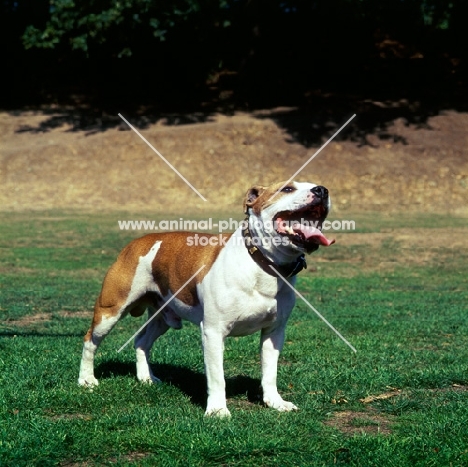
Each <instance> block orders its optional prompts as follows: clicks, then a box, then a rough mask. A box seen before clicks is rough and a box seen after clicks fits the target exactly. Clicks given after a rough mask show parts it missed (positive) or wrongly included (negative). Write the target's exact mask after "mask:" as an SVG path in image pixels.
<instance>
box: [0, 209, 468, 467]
mask: <svg viewBox="0 0 468 467" xmlns="http://www.w3.org/2000/svg"><path fill="white" fill-rule="evenodd" d="M127 217H128V216H127ZM127 217H124V215H123V214H115V215H110V214H109V215H106V216H97V215H91V216H88V215H84V214H76V215H70V214H68V215H64V214H63V213H28V214H26V213H23V214H2V215H1V217H0V221H1V223H0V465H9V466H10V465H11V466H48V465H51V466H52V465H58V466H67V465H68V466H74V467H76V466H80V467H81V466H102V465H121V466H127V465H128V466H154V465H158V466H178V465H180V466H217V465H222V466H275V465H278V466H309V465H313V466H315V465H317V466H329V465H330V466H332V465H336V464H338V465H353V466H398V467H400V466H450V465H453V466H462V465H467V464H468V437H467V435H466V433H467V429H466V427H467V426H468V390H467V389H468V320H467V303H468V300H467V299H468V292H467V289H468V288H467V282H468V279H467V278H468V248H467V247H466V246H465V247H464V248H457V249H456V251H455V250H453V249H451V248H450V246H447V245H445V246H443V245H440V248H438V249H437V252H436V253H437V254H430V255H428V256H427V257H425V259H424V261H417V259H418V255H419V253H418V252H417V251H416V252H415V251H414V249H413V250H411V251H409V249H408V246H407V245H405V244H404V243H401V242H397V241H392V240H391V239H390V240H388V239H386V240H385V241H383V242H381V243H375V244H372V245H366V244H365V243H364V244H352V245H349V244H343V245H340V243H339V242H338V243H337V245H334V246H332V247H330V248H328V249H321V250H320V251H319V252H317V253H315V254H314V255H313V256H312V257H310V259H309V268H308V270H307V271H306V272H305V273H302V274H301V276H300V279H299V280H298V284H297V287H298V289H299V290H300V291H301V292H302V293H303V294H304V295H305V296H306V298H307V299H308V300H310V302H311V303H312V304H313V305H314V306H315V307H316V308H317V309H318V310H319V311H320V312H321V313H322V314H323V315H325V316H326V317H327V319H328V320H329V321H330V322H331V323H332V324H333V325H334V326H335V327H336V328H338V329H339V330H340V332H341V333H342V334H343V335H344V336H345V337H346V338H347V339H348V340H349V341H350V342H351V343H352V344H353V345H354V346H355V347H356V348H357V350H358V352H357V353H356V354H354V353H353V352H351V351H350V349H349V348H348V347H347V346H346V345H345V344H344V343H343V342H342V341H341V340H339V339H338V338H337V336H336V335H335V334H334V333H333V332H332V331H331V330H329V329H328V328H327V327H326V325H325V324H324V323H323V322H321V321H320V320H319V319H318V318H317V317H316V316H315V314H313V312H312V311H311V310H309V308H308V307H307V306H306V305H305V304H304V303H303V302H301V301H298V302H297V305H296V308H295V310H294V313H293V316H292V318H291V320H290V323H289V326H288V330H287V340H286V344H285V348H284V350H283V352H282V354H281V358H280V366H279V372H278V383H279V388H280V391H281V393H282V394H283V396H284V397H285V399H287V400H291V401H293V402H294V403H295V404H296V405H298V406H299V407H300V411H298V412H296V413H283V414H281V413H278V412H276V411H274V410H271V409H267V408H264V407H263V406H262V405H261V404H260V403H259V401H258V390H257V388H258V385H259V376H260V373H259V356H258V336H257V335H254V336H249V337H244V338H239V339H237V338H236V339H229V340H228V341H227V343H226V351H225V371H226V378H227V388H228V406H229V408H230V410H231V413H232V418H231V419H230V420H218V419H213V418H205V417H204V416H203V413H204V404H205V399H206V395H205V391H206V388H205V378H204V373H203V359H202V352H201V346H200V338H199V331H198V329H197V328H196V327H195V326H192V325H190V324H186V325H185V326H184V329H183V330H182V331H177V332H176V331H172V332H169V333H167V334H166V335H165V336H163V337H162V338H161V339H160V340H159V341H158V342H157V343H156V345H155V348H154V349H153V355H152V361H153V363H154V369H155V373H156V374H157V375H158V376H159V377H160V378H161V379H162V380H163V384H161V385H154V386H146V385H141V384H139V383H138V382H137V381H136V379H135V368H134V355H133V351H132V350H131V349H130V347H131V346H129V347H127V349H126V350H125V351H124V352H122V353H120V354H119V353H117V349H118V348H119V347H120V346H121V345H122V344H123V343H124V342H125V341H126V340H127V339H128V338H129V337H130V336H131V335H132V334H133V332H134V331H135V330H136V329H137V326H138V325H139V324H140V322H141V321H140V320H135V319H132V318H127V319H126V320H123V321H122V322H121V323H119V324H118V326H117V327H116V329H115V330H114V331H113V332H112V333H111V334H110V335H109V337H108V338H107V339H106V340H105V341H104V343H103V345H102V346H101V348H100V351H99V353H98V357H97V361H96V367H97V370H96V373H97V376H98V377H100V381H101V384H100V385H99V387H98V388H96V389H94V391H89V390H86V389H83V388H81V387H79V386H78V385H77V377H78V367H79V362H80V357H81V346H82V337H83V335H84V333H85V332H86V330H87V327H88V325H89V322H90V319H89V318H88V317H84V316H83V313H82V312H83V311H89V310H91V309H92V305H93V302H94V300H95V298H96V296H97V294H98V293H99V289H100V284H101V281H102V278H103V276H104V274H105V271H106V269H107V267H108V266H109V265H110V263H111V262H112V261H113V260H114V259H115V256H116V255H117V253H118V252H119V250H120V249H121V248H122V247H123V246H124V245H125V243H126V242H127V241H128V240H129V239H130V238H133V237H135V236H137V235H138V233H135V232H120V231H118V229H117V219H120V218H127ZM141 218H148V216H147V215H146V216H141ZM174 218H177V216H174ZM406 221H407V223H406V224H405V222H406ZM420 221H421V222H420V223H419V224H418V223H417V222H416V221H415V220H414V219H413V218H411V219H407V220H404V221H403V225H402V221H401V219H400V220H399V222H400V224H399V228H407V229H412V228H418V229H420V228H421V227H423V228H425V229H427V231H426V234H427V235H428V236H431V235H432V236H434V238H436V237H437V233H438V232H439V231H440V229H442V228H443V227H445V228H448V227H450V225H451V226H453V227H456V228H463V227H464V224H463V222H462V221H461V220H457V219H455V220H451V221H450V220H449V219H438V220H437V225H433V223H432V221H431V222H429V217H428V216H420ZM394 222H395V219H394V220H393V224H392V220H391V219H388V218H383V217H382V218H380V217H378V216H369V217H365V216H363V217H362V219H361V220H360V225H361V227H360V229H361V230H360V231H359V232H361V233H362V234H366V235H369V234H372V233H373V232H376V233H378V232H381V231H382V229H384V231H385V229H389V228H390V227H389V226H392V225H395V223H394ZM450 222H451V223H450ZM467 231H468V229H467ZM140 234H141V233H140ZM346 235H348V234H346ZM355 235H359V234H355ZM356 258H359V260H358V261H356ZM389 263H391V264H392V267H388V264H389ZM80 312H81V313H80ZM74 313H75V315H74ZM392 388H397V389H399V390H400V391H399V392H396V391H395V394H394V396H393V397H389V398H387V399H380V400H379V399H377V400H375V401H374V402H370V403H366V404H365V403H363V402H361V401H360V399H363V398H364V397H366V396H369V395H379V394H383V393H388V392H389V391H392V390H393V389H392ZM344 411H347V412H351V413H354V412H355V413H356V414H357V415H356V417H355V418H354V419H353V421H352V422H351V423H350V424H349V426H346V427H345V426H340V425H339V424H338V425H337V424H331V423H330V422H331V421H333V420H335V421H336V420H337V417H336V414H338V413H341V412H344ZM363 413H364V414H366V416H363ZM373 417H374V418H373ZM375 420H378V421H375ZM382 420H386V423H388V428H389V430H388V431H389V432H388V433H383V432H382V433H379V432H378V428H379V425H381V422H382Z"/></svg>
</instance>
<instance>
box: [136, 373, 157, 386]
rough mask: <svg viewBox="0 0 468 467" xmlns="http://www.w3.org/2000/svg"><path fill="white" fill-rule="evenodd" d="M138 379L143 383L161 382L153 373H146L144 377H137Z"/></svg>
mask: <svg viewBox="0 0 468 467" xmlns="http://www.w3.org/2000/svg"><path fill="white" fill-rule="evenodd" d="M138 381H140V382H141V383H144V384H159V383H161V380H160V379H159V378H156V376H154V375H153V374H151V375H147V376H144V377H141V378H140V377H138Z"/></svg>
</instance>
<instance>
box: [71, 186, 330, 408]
mask: <svg viewBox="0 0 468 467" xmlns="http://www.w3.org/2000/svg"><path fill="white" fill-rule="evenodd" d="M283 185H284V184H283V183H278V184H275V185H272V186H269V187H262V186H254V187H252V188H251V189H250V190H249V191H248V192H247V194H246V197H245V200H244V211H245V213H246V214H247V218H246V221H245V224H246V225H244V226H241V227H239V228H238V229H237V230H236V231H235V232H234V233H233V234H229V235H224V236H223V237H219V236H216V235H210V234H198V238H199V240H201V238H202V237H205V241H204V242H198V244H196V243H195V242H194V241H193V240H194V235H195V234H194V233H191V232H167V233H153V234H148V235H145V236H144V237H141V238H139V239H136V240H134V241H132V242H131V243H130V244H129V245H127V246H126V247H125V248H124V249H123V250H122V252H121V253H120V255H119V256H118V258H117V260H116V262H115V263H114V264H113V265H112V266H111V267H110V269H109V271H108V272H107V275H106V277H105V279H104V283H103V285H102V290H101V294H100V295H99V297H98V299H97V301H96V304H95V308H94V318H93V322H92V325H91V328H90V329H89V331H88V333H87V334H86V336H85V338H84V346H83V356H82V360H81V368H80V375H79V384H81V385H83V386H95V385H97V384H98V381H97V379H96V378H95V377H94V356H95V353H96V350H97V348H98V346H99V344H100V343H101V342H102V340H103V339H104V337H105V336H106V335H107V334H108V333H109V332H110V331H111V329H112V328H113V327H114V325H115V324H116V323H117V321H118V320H119V319H120V318H122V317H123V316H125V315H126V314H128V313H130V315H132V316H140V315H142V314H143V313H144V312H145V310H146V309H147V310H148V316H149V317H152V316H153V315H154V313H155V311H156V310H157V309H158V308H160V307H161V306H162V305H163V304H164V303H165V302H166V301H167V300H169V299H170V298H171V297H173V295H174V294H175V293H176V292H177V291H178V290H179V289H180V288H181V286H182V285H183V284H185V282H187V280H188V279H189V278H190V277H191V276H192V275H194V274H195V273H196V272H197V270H199V269H200V267H201V266H202V265H205V267H204V268H203V269H202V270H201V271H200V272H199V273H198V275H197V276H195V277H194V279H193V280H192V281H191V282H189V283H188V284H187V285H186V287H184V288H183V289H182V290H181V291H180V293H178V294H177V297H175V298H174V299H173V300H172V301H171V302H170V304H168V305H167V306H166V307H165V308H163V310H162V311H161V313H160V314H159V315H158V316H156V317H155V318H154V319H152V320H151V321H150V322H149V324H148V325H147V326H146V328H145V329H143V330H142V331H141V332H140V334H139V335H138V336H137V337H136V338H135V349H136V366H137V378H138V379H139V380H140V381H144V382H149V383H151V382H159V380H158V379H157V378H156V377H155V376H154V375H153V373H152V371H151V368H150V365H149V361H148V360H149V353H150V349H151V346H152V345H153V342H154V341H155V340H156V339H157V338H158V337H159V336H161V335H162V334H164V333H165V332H166V331H167V330H168V329H169V328H174V329H180V328H181V327H182V321H181V320H182V319H186V320H189V321H191V322H192V323H196V324H197V325H199V326H200V329H201V335H202V343H203V352H204V360H205V371H206V378H207V385H208V402H207V407H206V415H218V416H229V415H230V414H229V410H228V408H227V406H226V394H225V380H224V372H223V350H224V339H225V338H226V337H228V336H242V335H248V334H252V333H254V332H257V331H260V332H261V367H262V379H261V384H262V389H263V401H264V403H265V404H266V405H267V406H269V407H273V408H274V409H277V410H279V411H290V410H296V409H297V407H296V406H295V405H294V404H292V403H291V402H287V401H285V400H283V399H282V397H281V396H280V395H279V393H278V390H277V387H276V374H277V364H278V356H279V353H280V351H281V349H282V347H283V342H284V336H285V327H286V323H287V321H288V318H289V315H290V314H291V310H292V308H293V306H294V302H295V295H294V292H293V291H292V290H291V288H290V287H288V285H287V284H285V283H284V280H283V277H284V278H287V279H286V280H287V281H289V283H290V284H294V282H295V274H297V272H298V271H300V270H301V269H302V268H303V267H305V260H304V254H305V253H311V252H312V251H315V250H316V249H317V248H318V247H319V245H324V246H328V245H330V244H331V243H333V240H332V241H330V240H328V239H327V238H326V237H325V236H324V235H323V234H322V232H321V230H320V229H321V226H322V223H323V221H324V220H325V218H326V216H327V214H328V212H329V210H330V198H329V196H328V190H327V189H326V188H324V187H323V186H317V185H314V184H312V183H298V182H290V183H288V184H287V185H286V186H283ZM280 189H281V190H280ZM279 190H280V191H279ZM308 223H309V225H307V224H308ZM310 224H312V225H310ZM221 239H223V241H224V242H225V245H222V244H221V243H222V242H220V241H219V240H221ZM200 243H201V244H200ZM202 244H203V245H204V246H202ZM271 266H273V267H271ZM274 270H276V271H277V272H278V273H279V275H281V276H282V277H279V275H278V274H277V272H275V271H274Z"/></svg>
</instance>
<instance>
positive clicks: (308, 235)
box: [244, 182, 334, 255]
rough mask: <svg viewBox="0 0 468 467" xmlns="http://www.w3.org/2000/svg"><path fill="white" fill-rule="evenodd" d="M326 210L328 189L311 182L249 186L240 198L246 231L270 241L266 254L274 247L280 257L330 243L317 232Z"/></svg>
mask: <svg viewBox="0 0 468 467" xmlns="http://www.w3.org/2000/svg"><path fill="white" fill-rule="evenodd" d="M330 207H331V201H330V196H329V194H328V190H327V189H326V188H325V187H324V186H319V185H315V184H313V183H299V182H289V183H287V184H286V185H285V182H280V183H276V184H274V185H271V186H269V187H264V186H253V187H252V188H250V189H249V190H248V191H247V193H246V196H245V199H244V212H245V213H246V214H247V215H248V216H249V224H250V228H251V230H253V232H254V233H255V235H256V236H258V237H262V238H269V239H270V240H271V243H272V245H271V247H270V248H268V246H267V248H266V250H267V251H270V253H272V252H273V249H274V247H275V246H276V247H278V246H279V247H280V248H279V250H281V251H283V253H284V254H287V253H290V254H296V255H297V254H300V253H312V252H313V251H315V250H317V249H318V247H319V246H320V245H323V246H329V245H331V244H332V243H334V240H329V239H327V238H326V237H325V235H323V233H322V232H321V228H322V224H323V221H324V220H325V219H326V217H327V215H328V213H329V211H330ZM275 239H276V240H275ZM279 239H281V241H279ZM266 243H267V242H264V245H265V244H266ZM276 250H278V248H276Z"/></svg>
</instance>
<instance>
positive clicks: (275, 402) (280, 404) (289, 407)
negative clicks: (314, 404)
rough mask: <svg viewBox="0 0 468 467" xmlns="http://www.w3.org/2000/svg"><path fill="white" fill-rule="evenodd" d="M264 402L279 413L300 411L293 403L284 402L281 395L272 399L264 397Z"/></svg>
mask: <svg viewBox="0 0 468 467" xmlns="http://www.w3.org/2000/svg"><path fill="white" fill-rule="evenodd" d="M263 402H264V403H265V405H266V406H267V407H271V408H272V409H276V410H278V411H279V412H292V411H293V410H299V409H298V408H297V407H296V406H295V405H294V404H293V403H292V402H288V401H285V400H283V399H282V397H281V396H280V395H278V396H276V397H271V398H268V397H264V398H263Z"/></svg>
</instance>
